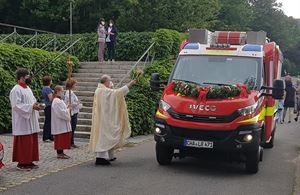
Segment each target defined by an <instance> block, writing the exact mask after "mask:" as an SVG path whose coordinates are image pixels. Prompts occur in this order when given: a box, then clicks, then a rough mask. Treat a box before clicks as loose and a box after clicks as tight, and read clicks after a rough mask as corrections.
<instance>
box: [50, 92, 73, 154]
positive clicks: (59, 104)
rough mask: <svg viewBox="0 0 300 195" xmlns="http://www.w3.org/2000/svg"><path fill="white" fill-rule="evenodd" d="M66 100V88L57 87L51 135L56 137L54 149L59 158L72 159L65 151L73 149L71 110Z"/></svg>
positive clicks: (53, 104)
mask: <svg viewBox="0 0 300 195" xmlns="http://www.w3.org/2000/svg"><path fill="white" fill-rule="evenodd" d="M63 100H64V88H63V87H62V86H56V87H55V89H54V99H53V101H52V107H51V133H52V135H54V149H55V150H57V158H61V159H68V158H70V157H69V156H67V155H66V154H65V153H64V150H65V149H70V148H71V136H72V129H71V124H70V122H71V115H70V111H71V109H70V108H68V107H67V105H66V104H65V102H64V101H63Z"/></svg>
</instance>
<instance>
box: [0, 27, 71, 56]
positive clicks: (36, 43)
mask: <svg viewBox="0 0 300 195" xmlns="http://www.w3.org/2000/svg"><path fill="white" fill-rule="evenodd" d="M1 26H2V27H9V28H13V32H12V33H10V34H9V35H7V36H5V37H4V38H2V39H1V40H0V43H2V42H5V41H6V40H7V39H8V38H10V37H13V39H14V43H17V36H18V37H19V38H20V39H21V41H22V42H21V43H20V44H21V45H22V46H26V45H27V44H29V43H30V42H31V41H35V42H34V45H35V47H37V45H38V34H50V35H53V37H54V38H53V39H51V40H50V41H48V42H47V43H46V44H45V45H44V46H42V49H44V48H45V47H46V46H48V45H49V44H50V43H52V42H53V41H54V44H55V41H56V36H57V35H62V34H59V33H55V32H50V31H45V30H39V29H34V28H27V27H22V26H16V25H11V24H4V23H0V27H1ZM18 29H21V30H27V31H32V32H34V34H33V35H32V37H30V38H29V39H28V40H24V39H23V38H22V36H21V35H20V34H19V33H18V32H17V30H18ZM68 45H69V42H68V44H67V45H65V46H64V47H63V48H62V49H61V50H63V49H65V47H67V46H68ZM54 50H56V47H55V46H54Z"/></svg>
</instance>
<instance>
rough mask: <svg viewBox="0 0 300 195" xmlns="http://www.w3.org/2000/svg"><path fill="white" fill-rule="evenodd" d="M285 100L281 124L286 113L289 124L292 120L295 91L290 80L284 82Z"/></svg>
mask: <svg viewBox="0 0 300 195" xmlns="http://www.w3.org/2000/svg"><path fill="white" fill-rule="evenodd" d="M285 86H286V87H285V92H286V94H285V99H284V111H283V122H284V119H285V115H286V112H287V111H288V113H289V123H290V122H291V119H292V113H293V110H292V109H293V108H294V106H295V96H296V89H295V88H294V87H293V83H292V81H291V80H286V81H285Z"/></svg>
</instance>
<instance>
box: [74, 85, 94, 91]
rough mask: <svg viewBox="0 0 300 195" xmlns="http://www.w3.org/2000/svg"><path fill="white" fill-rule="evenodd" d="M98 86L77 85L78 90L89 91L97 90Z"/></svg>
mask: <svg viewBox="0 0 300 195" xmlns="http://www.w3.org/2000/svg"><path fill="white" fill-rule="evenodd" d="M95 90H96V87H81V86H77V87H76V91H89V92H95Z"/></svg>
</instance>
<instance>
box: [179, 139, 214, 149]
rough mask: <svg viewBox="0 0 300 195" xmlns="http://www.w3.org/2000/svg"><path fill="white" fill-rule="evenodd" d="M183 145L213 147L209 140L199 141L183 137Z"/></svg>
mask: <svg viewBox="0 0 300 195" xmlns="http://www.w3.org/2000/svg"><path fill="white" fill-rule="evenodd" d="M183 145H184V146H187V147H193V148H214V143H213V142H209V141H199V140H188V139H185V140H184V143H183Z"/></svg>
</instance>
